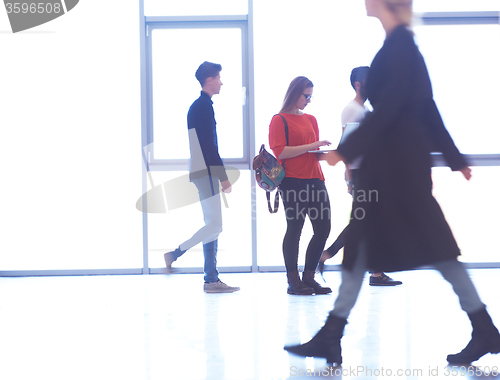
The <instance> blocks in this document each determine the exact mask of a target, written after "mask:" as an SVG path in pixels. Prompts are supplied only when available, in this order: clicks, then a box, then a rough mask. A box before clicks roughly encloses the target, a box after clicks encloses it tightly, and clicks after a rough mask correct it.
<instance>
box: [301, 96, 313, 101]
mask: <svg viewBox="0 0 500 380" xmlns="http://www.w3.org/2000/svg"><path fill="white" fill-rule="evenodd" d="M302 95H304V98H306V102H308V101H309V100H311V98H312V95H307V94H302Z"/></svg>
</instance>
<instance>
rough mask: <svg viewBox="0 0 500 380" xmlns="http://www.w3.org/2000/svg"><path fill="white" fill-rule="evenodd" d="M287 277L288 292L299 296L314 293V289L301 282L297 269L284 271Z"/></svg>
mask: <svg viewBox="0 0 500 380" xmlns="http://www.w3.org/2000/svg"><path fill="white" fill-rule="evenodd" d="M286 276H287V278H288V290H287V293H288V294H295V295H299V296H310V295H311V294H314V289H313V288H311V287H310V286H307V285H306V284H304V283H303V282H302V280H301V279H300V277H299V271H292V272H286Z"/></svg>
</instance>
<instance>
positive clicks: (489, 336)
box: [285, 0, 500, 364]
mask: <svg viewBox="0 0 500 380" xmlns="http://www.w3.org/2000/svg"><path fill="white" fill-rule="evenodd" d="M365 2H366V9H367V14H368V16H373V17H376V18H378V19H379V20H380V22H381V23H382V26H383V27H384V29H385V31H386V34H387V38H386V40H385V43H384V45H383V47H382V48H381V49H380V51H379V52H378V53H377V55H376V56H375V58H374V60H373V62H372V64H371V65H370V67H371V68H370V72H369V74H368V78H367V81H366V89H367V95H368V99H369V100H370V103H371V104H372V106H373V112H372V113H370V114H369V115H367V117H366V118H365V119H364V120H363V121H362V123H361V125H360V126H359V128H358V129H357V130H356V131H355V132H353V133H352V134H351V135H350V136H349V137H348V138H347V139H346V141H345V142H344V143H343V144H341V145H340V146H339V147H338V149H337V151H334V152H331V153H329V154H328V158H327V161H328V163H329V164H330V165H335V164H336V163H337V162H339V161H345V162H350V161H352V160H353V159H355V158H356V157H359V156H362V157H363V161H362V164H361V166H360V168H359V190H358V191H357V193H356V195H355V196H354V195H353V199H354V203H353V210H352V221H351V226H350V228H349V234H348V236H346V245H345V249H344V260H343V263H342V264H343V271H342V284H341V286H340V289H339V295H338V297H337V300H336V301H335V304H334V309H333V310H332V311H331V312H330V315H329V317H328V319H327V322H326V324H325V326H323V328H322V329H321V330H320V331H319V332H318V334H317V335H316V336H315V337H314V338H313V339H312V340H311V341H310V342H308V343H305V344H303V345H298V346H288V347H285V349H286V350H288V351H289V352H292V353H295V354H298V355H301V356H314V357H325V358H326V359H327V362H328V363H337V364H340V363H342V356H341V348H340V339H341V337H342V335H343V330H344V326H345V324H346V323H347V317H348V315H349V313H350V311H351V309H352V307H353V306H354V304H355V302H356V299H357V296H358V293H359V290H360V287H361V283H362V281H363V276H364V274H365V272H366V271H367V270H370V271H376V272H390V271H398V270H406V269H412V268H416V267H418V266H422V265H432V266H434V267H435V268H436V269H437V270H439V271H440V272H441V274H442V275H443V277H444V278H445V279H446V280H447V281H449V282H450V283H451V285H452V286H453V289H454V291H455V293H456V294H457V295H458V297H459V301H460V304H461V307H462V309H463V310H464V311H466V312H467V314H468V315H469V318H470V320H471V322H472V326H473V333H472V340H471V341H470V343H469V344H468V345H467V347H466V348H465V349H464V350H463V351H462V352H460V353H459V354H456V355H448V358H447V359H448V361H449V363H451V364H456V363H470V362H472V361H475V360H477V359H479V358H480V357H481V356H483V355H485V354H487V353H489V352H491V353H498V352H500V334H499V333H498V330H497V329H496V327H495V326H494V325H493V322H492V320H491V318H490V316H489V315H488V313H487V312H486V308H485V305H484V304H483V303H482V302H481V300H480V298H479V296H478V294H477V292H476V290H475V287H474V285H473V284H472V282H471V280H470V278H469V276H468V274H467V272H466V270H465V269H464V266H463V265H462V264H461V263H460V262H459V261H458V260H457V257H458V256H459V255H460V250H459V248H458V246H457V243H456V242H455V239H454V237H453V234H452V232H451V230H450V228H449V226H448V223H447V222H446V220H445V218H444V215H443V212H442V211H441V208H440V207H439V205H438V203H437V202H436V200H435V199H434V197H433V196H432V180H431V167H432V162H431V155H430V153H431V152H442V153H443V155H444V157H445V159H446V161H447V163H448V165H449V166H450V168H451V169H452V170H454V171H461V172H462V174H463V175H464V177H465V178H466V179H467V180H469V179H470V177H471V170H470V169H469V167H468V166H467V163H466V161H465V159H464V157H463V156H462V155H461V154H460V152H459V151H458V149H457V147H456V146H455V144H454V143H453V140H452V139H451V137H450V135H449V133H448V131H447V130H446V128H445V126H444V124H443V121H442V119H441V116H440V115H439V111H438V110H437V108H436V105H435V103H434V100H433V96H432V88H431V83H430V80H429V75H428V73H427V68H426V65H425V62H424V60H423V58H422V55H421V54H420V52H419V50H418V47H417V46H416V45H415V42H414V39H413V33H412V31H411V30H410V29H409V25H410V23H411V18H412V1H411V0H366V1H365Z"/></svg>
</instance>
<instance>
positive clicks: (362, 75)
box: [351, 66, 370, 89]
mask: <svg viewBox="0 0 500 380" xmlns="http://www.w3.org/2000/svg"><path fill="white" fill-rule="evenodd" d="M369 70H370V68H369V67H368V66H360V67H356V68H354V69H352V71H351V86H352V88H354V89H356V87H354V83H356V82H359V83H364V82H365V80H366V77H367V75H368V71H369Z"/></svg>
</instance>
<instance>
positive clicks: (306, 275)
mask: <svg viewBox="0 0 500 380" xmlns="http://www.w3.org/2000/svg"><path fill="white" fill-rule="evenodd" d="M314 274H315V273H314V271H313V270H305V271H304V272H303V273H302V282H303V283H304V284H306V285H307V286H309V287H311V288H313V289H314V293H316V294H328V293H331V292H332V289H330V288H329V287H323V286H321V285H320V284H318V283H317V282H316V280H314Z"/></svg>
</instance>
